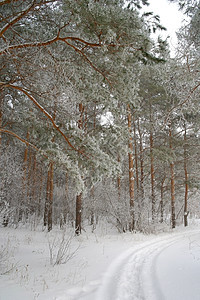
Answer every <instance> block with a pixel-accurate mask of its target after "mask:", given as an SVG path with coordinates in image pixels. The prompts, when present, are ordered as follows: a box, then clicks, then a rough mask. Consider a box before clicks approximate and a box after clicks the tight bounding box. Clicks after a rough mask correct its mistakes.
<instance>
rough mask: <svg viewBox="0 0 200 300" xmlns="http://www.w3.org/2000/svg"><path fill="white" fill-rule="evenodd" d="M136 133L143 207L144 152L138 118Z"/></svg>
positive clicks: (142, 204) (142, 205)
mask: <svg viewBox="0 0 200 300" xmlns="http://www.w3.org/2000/svg"><path fill="white" fill-rule="evenodd" d="M138 133H139V143H140V193H141V207H142V208H143V207H144V154H143V143H142V133H141V130H140V123H139V120H138Z"/></svg>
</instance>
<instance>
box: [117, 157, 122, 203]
mask: <svg viewBox="0 0 200 300" xmlns="http://www.w3.org/2000/svg"><path fill="white" fill-rule="evenodd" d="M117 160H118V162H120V156H119V155H118V158H117ZM117 192H118V201H119V202H120V198H121V177H120V176H119V175H118V176H117Z"/></svg>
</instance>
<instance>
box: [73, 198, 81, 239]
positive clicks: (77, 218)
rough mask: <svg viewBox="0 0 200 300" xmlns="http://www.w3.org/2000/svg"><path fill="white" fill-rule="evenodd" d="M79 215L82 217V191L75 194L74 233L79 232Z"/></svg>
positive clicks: (77, 233)
mask: <svg viewBox="0 0 200 300" xmlns="http://www.w3.org/2000/svg"><path fill="white" fill-rule="evenodd" d="M81 217H82V193H80V194H79V195H77V196H76V224H75V233H76V235H79V234H81Z"/></svg>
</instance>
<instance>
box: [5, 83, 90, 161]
mask: <svg viewBox="0 0 200 300" xmlns="http://www.w3.org/2000/svg"><path fill="white" fill-rule="evenodd" d="M0 86H2V88H4V87H8V88H13V89H15V90H18V91H20V92H22V93H23V94H25V95H26V96H27V97H28V98H29V99H30V100H31V101H32V102H33V103H34V104H35V105H36V106H37V108H39V110H40V111H41V112H42V113H43V114H44V115H45V116H46V117H47V118H48V119H49V120H50V121H51V123H52V125H53V127H54V128H55V129H56V130H57V131H58V132H59V133H60V134H61V135H62V136H63V138H64V139H65V141H66V142H67V144H68V145H69V146H70V148H72V149H73V150H75V151H77V152H78V153H79V154H82V155H84V156H86V155H85V154H84V153H83V151H82V150H80V149H77V148H76V147H74V146H73V145H72V143H71V142H70V141H69V139H68V137H67V136H66V135H65V134H64V132H63V131H62V130H61V129H60V128H59V126H58V125H57V124H56V123H55V121H54V119H53V117H52V116H51V115H50V114H49V113H48V112H47V111H46V110H45V109H44V108H43V107H42V106H41V105H40V104H39V103H38V102H37V100H36V99H35V98H34V97H33V96H31V95H30V94H29V93H28V92H27V91H26V90H24V89H23V88H22V87H19V86H16V85H13V84H9V83H8V84H7V83H3V82H0Z"/></svg>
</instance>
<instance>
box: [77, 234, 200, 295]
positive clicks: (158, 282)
mask: <svg viewBox="0 0 200 300" xmlns="http://www.w3.org/2000/svg"><path fill="white" fill-rule="evenodd" d="M199 278H200V233H198V231H194V230H193V231H186V232H184V233H183V232H182V233H174V234H171V235H169V236H163V237H158V238H155V240H154V241H151V242H145V243H143V244H142V245H140V246H137V247H134V248H132V249H129V250H128V251H126V252H125V253H124V254H123V255H121V256H120V257H119V258H117V259H116V260H115V261H114V262H113V263H112V264H111V266H110V267H109V268H108V270H107V272H106V274H105V275H104V277H103V280H102V283H101V285H100V286H99V287H96V289H95V287H93V289H92V288H91V291H90V293H88V292H89V289H88V291H87V288H86V289H85V292H84V291H83V292H82V293H81V295H79V297H77V298H76V299H78V300H79V299H80V300H94V299H95V300H144V299H145V300H163V299H165V300H179V299H181V300H199V299H200V284H199Z"/></svg>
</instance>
